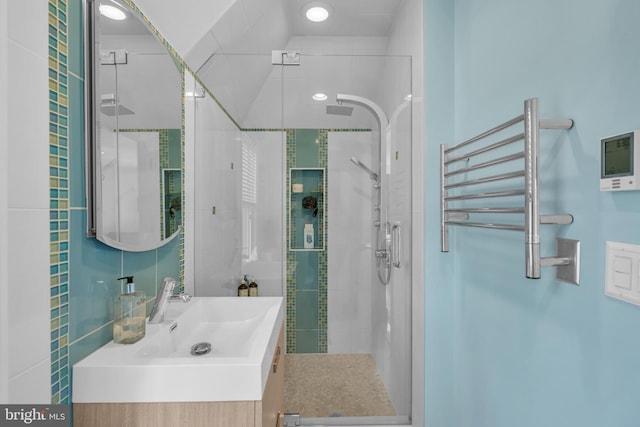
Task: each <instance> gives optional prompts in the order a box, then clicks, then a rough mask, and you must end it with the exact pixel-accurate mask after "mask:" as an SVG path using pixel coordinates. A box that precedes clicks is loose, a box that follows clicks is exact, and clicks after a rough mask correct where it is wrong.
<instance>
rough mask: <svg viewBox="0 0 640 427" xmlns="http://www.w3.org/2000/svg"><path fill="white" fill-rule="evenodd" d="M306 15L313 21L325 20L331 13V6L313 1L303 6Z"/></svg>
mask: <svg viewBox="0 0 640 427" xmlns="http://www.w3.org/2000/svg"><path fill="white" fill-rule="evenodd" d="M302 11H303V13H304V16H306V17H307V19H308V20H309V21H312V22H322V21H325V20H326V19H327V18H328V17H329V15H330V14H331V7H330V6H329V5H328V4H325V3H322V2H316V1H314V2H312V3H309V4H307V5H305V6H304V7H303V8H302Z"/></svg>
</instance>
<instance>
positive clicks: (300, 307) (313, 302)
mask: <svg viewBox="0 0 640 427" xmlns="http://www.w3.org/2000/svg"><path fill="white" fill-rule="evenodd" d="M296 328H298V329H318V291H298V292H297V293H296Z"/></svg>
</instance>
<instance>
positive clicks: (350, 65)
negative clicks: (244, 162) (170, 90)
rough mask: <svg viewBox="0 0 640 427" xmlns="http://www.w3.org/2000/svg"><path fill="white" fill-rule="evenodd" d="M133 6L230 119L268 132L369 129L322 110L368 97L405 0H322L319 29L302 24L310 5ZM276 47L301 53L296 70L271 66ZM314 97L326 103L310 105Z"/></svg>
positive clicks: (220, 1) (184, 2) (185, 0)
mask: <svg viewBox="0 0 640 427" xmlns="http://www.w3.org/2000/svg"><path fill="white" fill-rule="evenodd" d="M135 1H136V4H137V5H138V6H139V7H140V9H141V10H142V11H143V13H144V14H145V15H146V16H147V17H148V18H149V19H150V20H151V22H153V23H154V25H155V26H156V27H157V28H158V29H159V30H160V32H161V33H162V34H163V35H164V36H165V38H166V39H167V40H168V41H169V43H170V44H171V45H172V46H173V47H174V48H175V49H176V51H177V52H178V53H179V54H180V55H181V56H182V57H183V58H185V61H186V62H187V64H189V66H190V68H191V69H192V70H194V71H196V73H197V74H198V76H199V77H200V79H201V80H202V81H203V82H204V83H205V84H206V85H207V87H208V88H209V89H210V90H211V92H212V93H213V94H214V95H215V96H216V98H218V100H219V101H220V102H221V103H222V104H223V105H224V107H225V109H227V111H228V112H229V113H230V114H231V115H232V116H233V117H234V119H235V120H236V121H237V122H238V123H240V124H241V125H242V126H243V127H252V128H266V127H280V126H283V125H284V126H286V127H305V126H307V127H308V126H311V125H312V124H313V125H314V126H318V127H344V126H347V125H348V126H349V127H354V126H357V124H354V120H356V122H362V123H361V124H360V126H362V127H365V126H367V125H370V123H369V121H368V119H369V116H368V115H367V114H364V115H361V114H360V112H359V111H354V117H352V118H351V119H347V118H344V117H328V116H326V115H325V114H324V105H325V104H326V103H332V102H333V101H334V100H335V94H336V93H338V92H346V93H351V94H356V95H359V96H364V97H367V98H370V99H374V100H375V95H376V93H378V92H379V91H378V87H377V86H378V85H379V81H380V79H379V78H378V76H379V74H378V73H380V72H381V71H382V69H383V68H384V66H385V64H384V63H383V62H384V60H383V59H382V58H381V57H378V58H376V57H375V56H376V55H378V56H379V55H384V53H385V51H386V39H387V37H388V35H389V33H390V31H391V30H392V26H393V22H394V19H395V13H396V11H397V10H398V8H399V6H400V4H401V3H402V2H403V1H404V0H324V1H323V3H326V4H328V5H329V7H330V9H331V16H330V18H329V19H328V20H327V21H325V22H322V23H313V22H310V21H308V20H306V19H305V18H304V10H305V5H307V4H309V3H311V2H312V1H311V0H181V1H180V2H175V1H172V0H135ZM279 49H284V50H300V51H301V52H302V54H303V56H302V60H301V65H300V66H298V67H279V66H274V65H272V64H271V51H272V50H279ZM331 55H333V56H331ZM315 91H322V92H324V93H326V94H327V95H328V96H329V99H328V101H327V102H326V103H324V104H318V103H317V102H312V101H311V95H312V94H313V93H315ZM358 116H361V117H362V120H357V118H358ZM316 123H317V124H316Z"/></svg>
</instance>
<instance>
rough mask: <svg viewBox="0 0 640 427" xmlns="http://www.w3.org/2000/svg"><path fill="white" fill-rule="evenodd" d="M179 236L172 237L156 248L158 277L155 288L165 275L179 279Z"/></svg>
mask: <svg viewBox="0 0 640 427" xmlns="http://www.w3.org/2000/svg"><path fill="white" fill-rule="evenodd" d="M180 239H181V237H180V236H177V237H176V238H174V239H173V240H172V241H171V242H169V243H167V244H166V245H164V246H163V247H161V248H158V250H157V251H158V278H157V280H156V289H157V288H158V287H159V286H160V282H162V279H163V278H165V277H172V278H174V279H178V280H180V262H179V261H178V260H179V259H180Z"/></svg>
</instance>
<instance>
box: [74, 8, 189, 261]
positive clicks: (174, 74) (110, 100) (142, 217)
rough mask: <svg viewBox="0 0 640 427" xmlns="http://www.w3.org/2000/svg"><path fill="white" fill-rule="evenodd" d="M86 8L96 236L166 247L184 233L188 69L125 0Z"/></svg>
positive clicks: (117, 243) (91, 227) (91, 231)
mask: <svg viewBox="0 0 640 427" xmlns="http://www.w3.org/2000/svg"><path fill="white" fill-rule="evenodd" d="M86 6H87V43H86V44H87V70H86V71H87V78H86V80H87V88H86V93H87V117H88V120H87V172H88V173H87V175H88V179H90V178H93V180H92V181H90V182H88V185H87V189H88V193H89V194H88V197H87V198H88V204H89V206H90V207H89V209H88V210H89V214H88V216H89V220H88V235H90V236H95V237H96V238H97V239H98V240H100V241H101V242H103V243H105V244H107V245H109V246H112V247H115V248H118V249H122V250H126V251H146V250H150V249H154V248H158V247H160V246H162V245H164V244H166V243H167V242H169V241H170V240H171V239H173V238H174V237H175V236H176V235H178V234H179V233H180V230H181V220H182V215H181V209H182V207H181V204H182V203H181V201H182V193H181V173H180V170H181V169H180V168H181V153H182V151H181V144H182V120H183V119H182V114H183V112H182V111H183V108H182V70H181V69H179V68H178V66H177V65H176V62H175V61H174V59H173V57H172V56H171V55H170V54H169V52H168V51H167V49H166V48H165V46H164V45H163V44H162V43H161V42H160V41H159V40H158V38H157V37H156V35H155V34H154V33H153V31H151V29H150V28H149V27H148V26H147V25H146V24H145V23H144V22H143V21H142V20H141V19H140V18H139V14H138V13H136V12H135V11H132V10H131V9H130V8H129V7H127V5H126V3H125V2H124V1H118V2H116V1H112V0H86ZM168 171H172V172H168ZM176 171H177V172H176ZM90 172H92V173H90ZM91 207H93V209H91ZM167 216H169V218H167Z"/></svg>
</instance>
